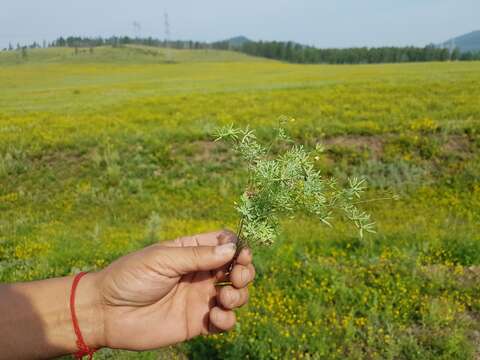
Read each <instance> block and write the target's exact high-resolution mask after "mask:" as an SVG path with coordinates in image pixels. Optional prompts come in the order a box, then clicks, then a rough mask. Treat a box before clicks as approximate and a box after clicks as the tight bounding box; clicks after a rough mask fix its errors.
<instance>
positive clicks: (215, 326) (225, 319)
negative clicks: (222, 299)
mask: <svg viewBox="0 0 480 360" xmlns="http://www.w3.org/2000/svg"><path fill="white" fill-rule="evenodd" d="M209 316H210V330H211V332H218V330H220V331H228V330H230V329H231V328H233V327H234V326H235V322H236V317H235V314H234V312H233V311H231V310H223V309H220V308H219V307H214V308H212V309H211V310H210V315H209Z"/></svg>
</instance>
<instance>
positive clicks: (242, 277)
mask: <svg viewBox="0 0 480 360" xmlns="http://www.w3.org/2000/svg"><path fill="white" fill-rule="evenodd" d="M254 278H255V268H254V267H253V265H252V264H250V265H248V266H243V265H235V266H234V267H233V270H232V273H231V274H230V280H231V281H232V284H233V286H235V287H236V288H237V289H241V288H243V287H245V286H247V285H248V284H249V283H251V282H252V281H253V279H254Z"/></svg>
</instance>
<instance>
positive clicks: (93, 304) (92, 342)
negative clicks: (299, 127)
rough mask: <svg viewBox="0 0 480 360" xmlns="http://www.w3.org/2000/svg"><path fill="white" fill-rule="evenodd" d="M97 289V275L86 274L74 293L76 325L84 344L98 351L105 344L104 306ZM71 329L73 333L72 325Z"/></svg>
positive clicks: (98, 287)
mask: <svg viewBox="0 0 480 360" xmlns="http://www.w3.org/2000/svg"><path fill="white" fill-rule="evenodd" d="M72 281H73V278H72ZM99 289H100V286H99V276H98V273H88V274H86V275H85V276H84V277H83V278H82V279H81V280H80V282H79V283H78V287H77V290H76V293H75V312H76V315H77V319H78V325H79V327H80V331H81V333H82V336H83V339H84V341H85V344H86V345H87V346H88V347H89V348H91V349H99V348H101V347H104V346H105V344H106V341H105V326H104V306H103V302H102V297H101V294H100V291H99ZM71 327H72V331H73V324H72V325H71Z"/></svg>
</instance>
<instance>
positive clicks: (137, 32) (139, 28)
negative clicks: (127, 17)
mask: <svg viewBox="0 0 480 360" xmlns="http://www.w3.org/2000/svg"><path fill="white" fill-rule="evenodd" d="M132 26H133V35H134V36H135V38H137V39H138V38H140V35H141V32H142V25H141V24H140V23H139V22H138V21H134V22H133V23H132Z"/></svg>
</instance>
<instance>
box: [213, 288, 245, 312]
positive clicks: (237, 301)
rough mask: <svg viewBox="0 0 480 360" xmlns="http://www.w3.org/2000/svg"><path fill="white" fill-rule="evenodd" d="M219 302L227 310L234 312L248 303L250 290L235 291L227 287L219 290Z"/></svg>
mask: <svg viewBox="0 0 480 360" xmlns="http://www.w3.org/2000/svg"><path fill="white" fill-rule="evenodd" d="M217 298H218V301H219V302H220V305H222V306H223V307H224V308H225V309H228V310H232V309H234V308H237V307H240V306H243V305H245V304H246V303H247V301H248V289H247V288H243V289H235V288H233V287H231V286H225V287H222V288H220V290H218V296H217Z"/></svg>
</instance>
